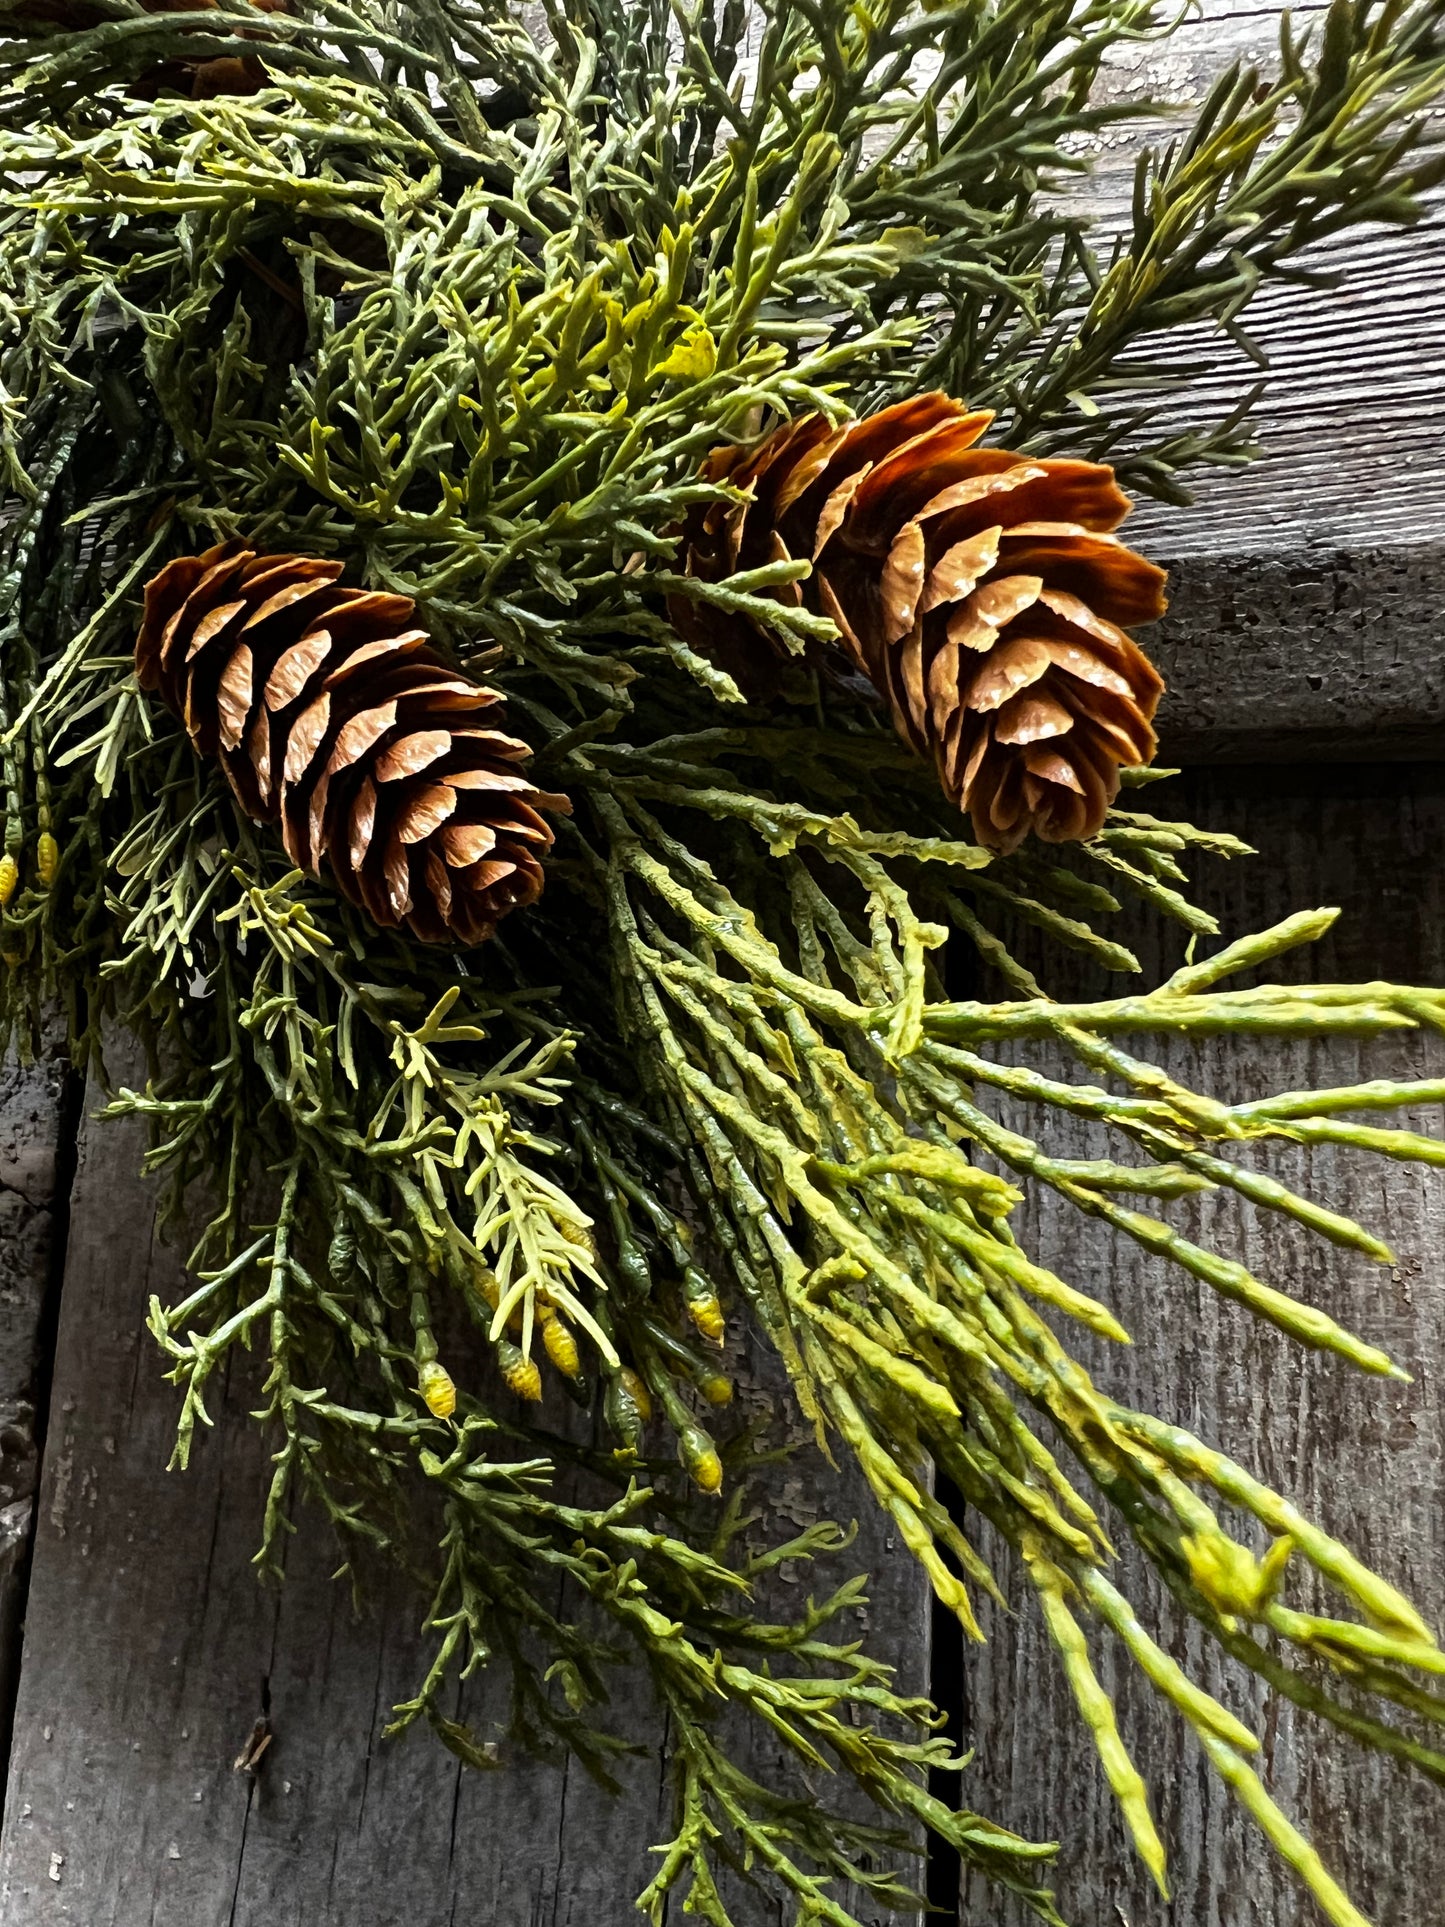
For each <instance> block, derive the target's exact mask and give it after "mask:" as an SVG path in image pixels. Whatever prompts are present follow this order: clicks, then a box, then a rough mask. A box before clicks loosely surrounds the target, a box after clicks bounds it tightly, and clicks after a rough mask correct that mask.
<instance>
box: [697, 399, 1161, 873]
mask: <svg viewBox="0 0 1445 1927" xmlns="http://www.w3.org/2000/svg"><path fill="white" fill-rule="evenodd" d="M991 420H992V417H991V416H990V415H989V414H987V413H986V412H981V411H972V412H970V411H969V410H967V409H965V408H963V407H962V406H961V405H960V404H959V403H957V402H955V401H952V400H950V399H949V397H948V396H946V395H942V394H929V395H920V396H917V397H915V398H914V399H913V400H911V401H906V402H901V403H899V404H898V405H897V406H896V407H893V408H886V409H883V410H882V411H880V412H879V413H878V414H876V415H870V416H867V417H866V418H865V419H864V420H862V421H859V422H848V423H844V424H842V425H841V426H838V427H831V426H830V425H829V424H828V423H827V422H826V421H825V420H824V419H823V418H822V417H821V416H818V415H810V416H805V417H804V418H802V419H801V420H799V421H795V422H787V423H785V424H784V425H783V426H782V427H781V428H779V429H777V430H775V431H774V433H773V434H771V435H769V436H767V437H766V438H765V439H764V440H763V441H762V442H760V443H758V444H756V445H755V446H753V447H751V448H743V447H736V448H724V449H718V450H715V451H714V452H713V454H711V455H710V456H709V457H708V458H707V461H706V462H705V463H704V465H703V470H702V473H703V476H704V478H705V479H706V480H708V481H711V482H717V483H725V484H727V485H728V486H729V487H730V488H732V489H735V490H737V491H738V492H739V493H740V494H741V495H742V497H743V499H742V500H741V501H738V502H735V503H734V502H729V501H726V500H716V501H712V502H705V503H701V504H699V505H698V506H697V507H695V508H694V509H693V510H692V511H691V513H690V514H689V517H688V519H687V522H686V523H685V525H684V527H683V530H682V536H683V547H684V555H685V566H686V569H687V572H688V574H689V575H692V576H693V577H695V578H697V579H698V580H700V581H703V582H721V581H724V580H726V578H727V577H728V576H730V575H733V574H736V573H739V572H741V571H745V570H750V569H756V568H761V567H763V566H764V565H766V564H767V563H769V562H779V561H788V560H791V559H794V558H803V559H806V560H807V561H808V562H810V563H811V565H812V572H811V574H810V575H809V576H807V577H805V578H804V579H803V580H802V581H801V582H793V583H789V584H787V585H785V586H784V587H783V588H781V589H779V590H777V591H776V592H775V594H776V599H777V600H779V601H781V602H785V603H788V604H790V605H791V606H793V607H808V608H810V609H811V610H813V612H814V613H816V614H819V615H825V616H827V617H829V618H830V619H831V620H832V622H833V624H834V625H835V627H836V628H837V631H838V636H839V642H840V645H841V647H842V649H843V650H844V651H846V653H847V655H848V657H849V658H851V660H852V663H853V665H854V667H855V668H856V669H858V670H860V671H861V672H862V673H863V675H864V676H866V677H867V678H868V680H869V681H870V682H871V683H872V684H873V685H874V687H875V688H876V689H877V690H878V692H879V694H880V695H881V696H882V697H883V698H884V699H885V701H886V702H887V704H888V707H889V709H890V711H891V712H892V716H893V720H894V723H895V725H896V727H897V729H898V733H899V734H900V735H901V736H902V738H903V740H904V741H905V742H906V743H908V744H909V746H910V747H911V748H912V749H914V750H916V751H917V752H918V754H919V755H922V756H929V757H931V758H932V759H933V761H934V763H935V765H936V767H937V769H938V773H939V778H940V781H941V782H942V785H943V788H944V790H945V792H946V794H947V795H948V796H949V797H950V798H951V799H952V800H953V801H954V802H955V803H957V804H958V805H959V807H960V808H962V809H966V810H967V811H969V813H970V815H971V816H972V818H973V825H974V830H975V833H976V835H977V836H978V838H979V840H980V842H982V843H984V844H987V845H988V846H989V847H990V848H992V849H996V850H1004V851H1007V850H1011V849H1014V848H1016V847H1017V845H1018V844H1019V843H1020V842H1021V841H1022V840H1023V838H1024V837H1025V836H1026V835H1027V834H1029V832H1030V831H1032V832H1033V833H1034V834H1036V835H1038V836H1040V837H1042V838H1043V839H1044V840H1045V841H1048V842H1068V841H1073V840H1076V839H1079V838H1083V837H1089V836H1093V835H1094V834H1095V832H1096V831H1097V830H1098V829H1099V828H1100V826H1101V824H1102V823H1103V820H1104V816H1105V812H1106V811H1107V809H1108V807H1109V804H1110V803H1111V802H1112V801H1113V799H1114V797H1115V795H1116V794H1117V793H1118V788H1119V770H1120V768H1121V766H1126V765H1133V764H1141V763H1147V762H1148V761H1149V760H1150V758H1151V757H1152V756H1153V754H1154V749H1155V736H1154V730H1153V727H1152V719H1153V716H1154V711H1155V709H1156V707H1157V705H1158V701H1159V697H1160V694H1161V693H1162V691H1163V687H1164V685H1163V682H1162V681H1161V679H1160V677H1159V675H1158V672H1157V671H1156V670H1155V669H1154V667H1153V665H1152V664H1151V663H1150V662H1149V660H1148V658H1147V657H1146V656H1145V655H1144V653H1143V652H1142V650H1140V649H1139V647H1138V645H1137V644H1136V643H1135V642H1134V641H1133V640H1132V639H1131V637H1130V636H1129V635H1128V634H1127V633H1126V628H1127V627H1128V626H1129V625H1133V624H1136V623H1142V622H1152V621H1154V620H1156V619H1157V618H1158V617H1159V616H1160V615H1162V613H1163V611H1164V606H1165V603H1164V593H1163V589H1164V572H1163V571H1162V570H1161V569H1159V568H1156V567H1155V565H1154V564H1153V563H1152V562H1147V561H1145V560H1144V558H1143V557H1142V556H1140V555H1136V554H1135V553H1134V551H1133V550H1132V549H1129V548H1126V547H1125V546H1124V544H1123V543H1122V542H1120V541H1119V539H1118V538H1117V536H1115V535H1114V534H1113V530H1114V529H1116V528H1117V527H1118V525H1119V523H1120V522H1121V521H1122V520H1123V519H1124V517H1125V515H1126V514H1127V513H1128V511H1129V507H1130V504H1129V501H1128V498H1127V497H1126V496H1125V495H1124V493H1123V491H1122V490H1121V489H1120V488H1119V487H1118V485H1117V483H1116V482H1115V480H1114V475H1113V471H1112V470H1111V469H1109V468H1106V467H1104V466H1102V465H1101V464H1099V463H1096V462H1083V461H1058V460H1052V459H1048V458H1044V457H1039V458H1033V457H1026V456H1021V455H1015V454H1013V453H1011V452H1010V451H1009V450H1007V449H1002V448H988V447H980V446H979V438H980V437H981V436H982V434H983V432H984V430H985V429H986V428H987V427H988V424H989V422H990V421H991ZM669 611H670V614H671V616H672V619H673V621H674V623H675V624H676V625H677V627H678V628H679V629H680V630H681V632H682V633H683V635H684V636H685V637H686V638H687V639H688V641H689V642H691V643H693V645H694V646H696V647H698V648H700V649H701V650H703V651H704V652H705V653H707V654H709V655H711V656H712V657H713V658H714V660H716V661H718V662H720V663H721V664H722V665H723V666H724V667H725V668H727V669H729V670H730V671H731V672H732V673H734V674H735V675H737V676H738V677H739V679H740V680H742V681H743V683H744V685H745V686H748V685H751V686H752V687H754V688H757V687H760V686H765V685H766V681H767V676H766V669H767V664H768V661H769V658H770V656H771V657H772V658H773V659H774V660H775V659H776V656H777V654H778V653H780V652H781V650H782V645H781V644H780V643H778V642H777V641H776V640H775V639H774V637H773V636H772V634H771V632H770V631H769V630H767V629H765V628H764V627H762V626H761V625H759V624H757V623H754V622H753V621H752V620H751V619H749V618H746V617H740V616H738V615H736V614H734V613H732V612H730V611H724V610H721V609H719V608H717V607H715V606H714V605H712V604H709V603H707V602H706V601H703V600H697V601H694V600H692V599H691V598H687V597H682V596H676V597H674V598H673V599H672V601H671V602H670V604H669Z"/></svg>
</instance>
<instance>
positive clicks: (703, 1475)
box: [687, 1448, 723, 1493]
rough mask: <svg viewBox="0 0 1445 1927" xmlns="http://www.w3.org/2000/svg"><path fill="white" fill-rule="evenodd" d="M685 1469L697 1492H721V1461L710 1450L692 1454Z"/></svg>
mask: <svg viewBox="0 0 1445 1927" xmlns="http://www.w3.org/2000/svg"><path fill="white" fill-rule="evenodd" d="M687 1469H688V1471H689V1472H690V1473H691V1474H692V1482H693V1484H694V1485H695V1486H696V1487H697V1489H698V1491H699V1492H709V1493H711V1492H721V1491H722V1482H723V1469H722V1460H721V1459H720V1458H719V1457H718V1455H717V1453H716V1452H714V1451H713V1450H712V1449H711V1448H709V1449H708V1450H707V1451H706V1452H696V1453H693V1454H692V1455H691V1456H690V1457H689V1459H688V1462H687Z"/></svg>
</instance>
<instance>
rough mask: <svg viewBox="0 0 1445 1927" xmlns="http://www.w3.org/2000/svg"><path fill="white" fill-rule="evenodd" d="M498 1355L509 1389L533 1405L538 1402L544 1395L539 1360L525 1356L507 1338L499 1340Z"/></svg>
mask: <svg viewBox="0 0 1445 1927" xmlns="http://www.w3.org/2000/svg"><path fill="white" fill-rule="evenodd" d="M497 1356H498V1358H499V1359H500V1360H501V1361H502V1377H503V1378H504V1379H505V1380H506V1382H507V1390H508V1391H509V1392H515V1393H516V1395H517V1397H518V1398H524V1399H526V1400H527V1401H528V1402H529V1403H530V1404H532V1405H535V1404H537V1403H538V1401H539V1400H540V1399H541V1396H542V1374H541V1373H540V1372H539V1371H538V1369H537V1361H536V1360H535V1359H533V1358H524V1357H523V1356H522V1353H521V1350H520V1349H519V1347H517V1346H516V1345H513V1344H512V1343H511V1342H510V1341H509V1340H508V1339H505V1338H503V1339H501V1340H500V1341H499V1342H498V1345H497Z"/></svg>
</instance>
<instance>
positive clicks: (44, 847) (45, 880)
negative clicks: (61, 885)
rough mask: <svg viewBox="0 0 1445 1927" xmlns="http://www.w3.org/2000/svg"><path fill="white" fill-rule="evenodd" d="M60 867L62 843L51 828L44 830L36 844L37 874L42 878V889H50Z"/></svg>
mask: <svg viewBox="0 0 1445 1927" xmlns="http://www.w3.org/2000/svg"><path fill="white" fill-rule="evenodd" d="M59 867H60V845H59V844H58V843H57V842H56V840H55V838H54V837H53V836H52V835H51V834H50V832H49V830H42V831H41V832H40V836H39V838H38V839H37V841H36V845H35V874H36V876H37V877H38V878H39V879H40V887H41V889H42V890H48V889H49V888H50V886H51V884H52V883H54V881H55V872H56V870H57V869H59Z"/></svg>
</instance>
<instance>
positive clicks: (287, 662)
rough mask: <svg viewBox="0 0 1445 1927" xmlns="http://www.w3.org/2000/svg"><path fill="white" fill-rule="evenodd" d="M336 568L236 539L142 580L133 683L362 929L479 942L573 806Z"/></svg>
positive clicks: (524, 888)
mask: <svg viewBox="0 0 1445 1927" xmlns="http://www.w3.org/2000/svg"><path fill="white" fill-rule="evenodd" d="M341 566H342V565H341V564H340V563H339V562H323V561H321V560H319V559H318V558H317V557H314V556H306V555H258V554H257V553H256V551H255V550H254V549H248V548H246V547H244V546H243V545H242V544H241V543H239V542H226V543H222V544H221V545H220V547H218V548H214V549H208V550H207V551H206V553H205V554H204V555H196V556H182V557H180V558H179V559H178V560H176V561H174V562H171V563H168V564H167V565H166V567H165V568H164V569H162V570H161V572H160V574H159V575H157V576H155V577H154V578H153V579H152V581H151V582H150V583H149V584H147V587H146V595H145V618H144V621H143V622H142V624H141V630H140V635H139V637H138V638H137V641H136V648H135V660H136V672H137V674H138V676H139V679H140V684H141V687H142V688H143V689H155V690H158V691H159V692H160V694H161V695H162V696H163V697H164V699H165V701H166V702H167V704H168V705H169V706H170V708H171V709H172V710H174V711H175V713H176V714H177V715H178V716H179V717H180V718H181V719H182V721H183V722H184V723H185V725H186V728H187V730H188V731H189V733H190V737H191V741H192V742H193V743H194V744H195V746H196V748H197V749H198V750H199V751H200V752H201V753H202V755H205V756H216V757H219V759H220V762H221V767H222V768H223V769H224V770H225V772H226V775H227V777H228V778H229V779H230V783H231V787H232V789H233V790H234V791H235V792H236V795H237V797H238V798H239V800H240V803H241V807H242V808H243V809H244V810H245V811H246V812H247V814H248V815H250V816H252V817H255V818H257V819H260V820H270V821H275V820H277V819H278V818H279V820H280V824H281V834H282V838H283V840H284V842H285V845H286V849H287V851H288V853H289V854H290V856H291V859H292V861H293V862H294V863H296V864H298V865H299V866H300V867H301V868H303V869H306V870H310V871H312V872H313V873H316V872H318V871H319V869H320V865H321V859H322V858H323V857H325V858H326V859H327V861H328V862H329V864H330V867H331V872H332V875H333V876H334V877H335V879H336V881H337V883H338V884H339V885H340V887H341V889H342V891H343V892H344V894H345V895H346V896H347V897H349V898H350V899H351V901H352V902H353V903H355V904H358V905H359V906H360V907H361V908H362V909H363V910H365V911H366V912H367V914H368V915H369V916H371V917H372V918H373V919H374V920H375V921H376V922H377V923H379V924H382V925H385V926H387V927H395V926H397V925H401V924H405V926H406V927H407V928H408V929H409V930H410V931H411V932H412V934H413V935H414V936H417V937H421V938H423V939H424V940H426V941H427V942H434V943H436V942H444V941H447V940H451V941H454V942H457V943H467V944H472V943H481V942H482V941H483V940H484V939H485V938H487V937H490V936H491V935H492V934H493V932H494V931H495V929H496V927H497V923H498V921H499V919H500V918H502V917H504V916H505V915H506V914H507V912H508V911H509V910H515V909H516V908H517V907H518V906H519V905H522V904H528V903H531V902H533V901H535V899H536V898H537V896H538V895H539V894H540V893H541V889H542V865H541V861H540V859H541V858H542V857H543V856H544V855H545V854H546V852H547V851H548V850H549V849H550V848H551V845H552V832H551V830H550V828H549V827H548V825H547V824H546V822H545V821H544V820H543V818H542V817H541V816H540V815H539V814H538V811H539V810H562V811H566V810H568V809H569V808H570V805H569V804H568V801H567V799H566V797H565V796H549V795H547V794H545V793H544V792H542V791H539V790H537V789H534V788H533V786H532V785H531V784H530V783H529V782H528V781H527V779H526V777H525V776H523V775H521V774H519V773H518V770H517V768H516V765H517V764H518V763H519V762H520V761H522V759H523V758H525V757H526V756H527V755H528V754H529V751H528V748H527V745H526V744H525V743H522V742H518V741H517V739H516V738H515V737H513V736H504V735H502V734H501V733H500V732H499V731H498V730H496V729H493V728H490V727H488V726H487V724H486V722H484V720H483V718H484V717H486V716H487V713H488V712H489V711H494V710H495V709H496V706H497V704H498V702H499V700H500V699H499V698H498V696H497V695H496V693H495V692H494V691H493V690H490V689H484V688H482V687H481V686H480V685H479V684H477V683H474V682H471V681H469V680H467V678H465V677H464V676H462V675H460V674H458V672H457V671H456V670H454V669H452V668H450V667H449V666H448V665H447V664H446V663H444V662H443V661H442V660H441V658H440V657H439V656H438V655H437V654H436V653H435V651H434V650H432V649H430V648H429V647H428V646H427V638H426V632H425V630H422V629H409V628H407V626H406V625H407V622H408V620H409V618H410V616H411V614H412V611H413V609H414V607H415V604H414V603H413V602H412V601H411V599H410V597H408V596H401V595H388V594H383V593H381V592H380V591H374V590H364V589H343V588H339V587H337V586H336V578H337V577H338V576H339V575H340V574H341Z"/></svg>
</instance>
